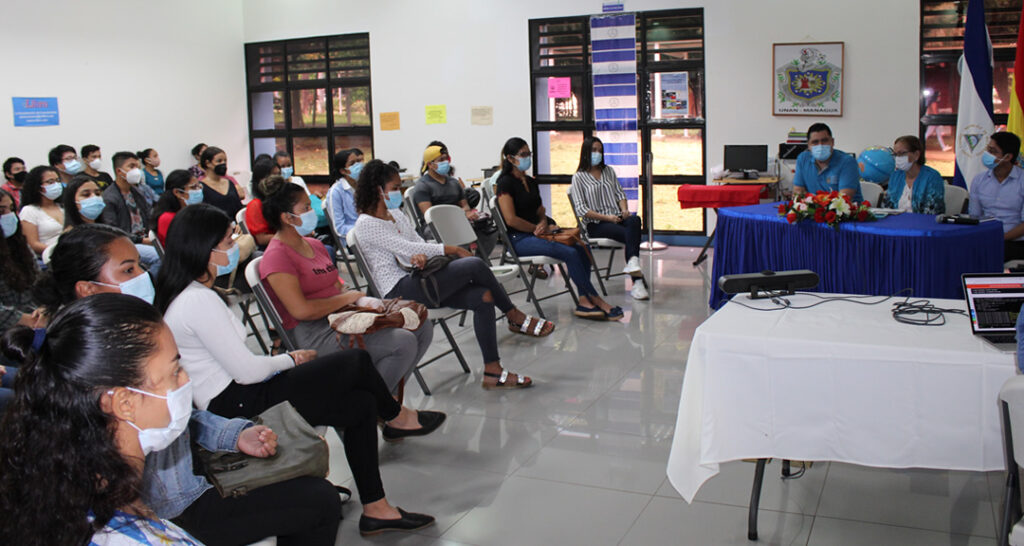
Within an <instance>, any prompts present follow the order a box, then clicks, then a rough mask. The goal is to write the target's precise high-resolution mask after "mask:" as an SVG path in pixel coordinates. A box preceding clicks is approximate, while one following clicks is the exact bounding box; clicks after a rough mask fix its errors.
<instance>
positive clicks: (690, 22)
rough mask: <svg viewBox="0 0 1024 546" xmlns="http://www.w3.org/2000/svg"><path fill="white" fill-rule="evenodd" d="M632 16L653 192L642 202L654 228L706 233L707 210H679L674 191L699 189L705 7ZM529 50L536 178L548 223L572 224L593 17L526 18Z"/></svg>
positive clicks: (590, 119)
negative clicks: (545, 193) (544, 195)
mask: <svg viewBox="0 0 1024 546" xmlns="http://www.w3.org/2000/svg"><path fill="white" fill-rule="evenodd" d="M636 17H637V19H636V25H637V27H636V33H637V34H636V37H637V80H636V83H637V86H638V89H637V95H638V99H639V103H640V109H639V112H638V114H639V119H638V122H639V123H638V131H639V133H640V134H639V140H640V150H639V151H640V157H641V172H646V170H647V169H648V168H649V165H648V164H647V158H646V157H645V156H646V152H645V151H646V150H650V151H651V152H652V153H653V155H654V163H653V175H654V178H653V180H654V191H653V195H643V194H642V195H641V196H640V197H641V199H651V200H653V203H654V229H655V231H656V232H661V233H673V234H677V233H703V232H704V211H703V209H688V210H680V209H679V201H678V200H677V199H676V190H677V188H678V187H679V185H680V184H704V183H705V176H704V173H705V168H706V157H705V152H704V148H705V143H706V137H705V131H704V129H705V115H704V11H703V9H686V10H670V11H649V12H639V13H637V14H636ZM530 47H531V51H530V57H531V58H530V84H531V89H532V92H533V116H532V121H533V146H532V147H533V150H534V156H535V157H536V174H537V180H538V182H540V183H541V184H547V185H549V186H550V187H549V191H550V195H551V209H552V210H551V212H550V213H551V215H552V217H554V218H555V220H558V221H559V223H560V224H562V225H574V223H575V222H574V221H573V220H572V210H571V208H570V207H569V203H568V199H567V198H566V190H567V189H568V187H569V186H568V185H569V183H570V182H571V181H572V173H573V172H575V170H576V165H577V164H578V163H579V156H580V145H581V144H582V142H583V139H584V137H586V136H589V135H591V134H592V133H593V132H594V97H593V86H592V82H591V71H590V60H591V59H590V54H591V48H590V16H580V17H565V18H558V19H533V20H531V21H530ZM643 185H644V184H643V182H642V183H641V186H643ZM641 210H642V208H641ZM647 220H649V219H645V221H647Z"/></svg>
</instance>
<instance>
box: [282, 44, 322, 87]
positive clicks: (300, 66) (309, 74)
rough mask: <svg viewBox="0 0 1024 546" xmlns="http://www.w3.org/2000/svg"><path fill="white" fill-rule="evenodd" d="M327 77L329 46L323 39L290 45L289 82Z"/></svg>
mask: <svg viewBox="0 0 1024 546" xmlns="http://www.w3.org/2000/svg"><path fill="white" fill-rule="evenodd" d="M326 77H327V44H326V42H325V40H324V39H323V38H317V39H312V40H297V41H293V42H289V43H288V81H302V80H322V79H325V78H326Z"/></svg>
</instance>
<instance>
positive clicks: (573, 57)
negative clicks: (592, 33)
mask: <svg viewBox="0 0 1024 546" xmlns="http://www.w3.org/2000/svg"><path fill="white" fill-rule="evenodd" d="M586 30H587V28H586V26H584V23H582V22H562V23H555V24H548V25H539V26H538V27H537V49H536V51H537V59H535V61H534V66H537V67H544V66H578V65H582V64H583V63H584V61H585V60H586V56H587V52H586V51H585V49H584V48H585V45H586V41H585V40H584V37H583V36H584V32H585V31H586Z"/></svg>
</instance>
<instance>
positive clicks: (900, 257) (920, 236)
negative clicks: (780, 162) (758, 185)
mask: <svg viewBox="0 0 1024 546" xmlns="http://www.w3.org/2000/svg"><path fill="white" fill-rule="evenodd" d="M766 269H770V270H773V271H784V270H789V269H810V270H812V271H814V272H816V273H817V274H818V276H819V277H820V278H821V283H820V284H819V285H818V287H817V288H815V289H814V290H815V291H817V292H830V293H840V294H871V295H886V296H887V295H890V294H894V293H896V292H897V291H899V290H902V289H904V288H912V289H913V290H914V293H913V295H914V296H916V297H925V298H929V297H931V298H952V299H957V298H962V297H963V289H962V287H961V283H960V275H961V274H962V273H995V272H1001V271H1002V270H1003V229H1002V224H1000V223H999V222H982V223H981V224H979V225H976V226H967V225H955V224H939V223H936V222H935V217H934V216H930V215H926V214H909V213H905V214H899V215H894V216H888V217H886V218H882V219H880V220H878V221H875V222H847V223H844V224H842V225H841V227H840V229H839V230H838V231H836V230H835V229H834V228H831V227H829V226H827V225H824V224H817V223H814V222H813V221H803V222H799V223H797V224H796V225H790V224H789V223H788V222H786V219H785V218H782V217H781V216H779V211H778V203H775V204H764V205H751V206H747V207H732V208H723V209H719V211H718V223H717V227H716V233H715V258H714V267H713V269H712V274H713V277H712V280H713V281H714V282H713V283H712V290H711V301H710V303H711V307H712V308H714V309H717V308H718V307H719V306H720V305H721V304H722V303H724V302H725V300H726V299H728V296H726V294H724V293H723V292H722V291H721V290H719V289H718V279H719V277H721V276H722V275H732V274H737V273H756V272H759V271H764V270H766Z"/></svg>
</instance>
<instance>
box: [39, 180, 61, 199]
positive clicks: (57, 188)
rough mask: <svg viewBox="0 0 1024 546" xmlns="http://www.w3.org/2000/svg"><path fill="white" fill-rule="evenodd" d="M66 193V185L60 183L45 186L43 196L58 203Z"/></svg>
mask: <svg viewBox="0 0 1024 546" xmlns="http://www.w3.org/2000/svg"><path fill="white" fill-rule="evenodd" d="M62 193H64V184H61V183H60V182H54V183H52V184H47V185H45V186H43V196H44V197H46V198H47V199H49V200H50V201H56V200H57V199H59V198H60V195H61V194H62Z"/></svg>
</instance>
